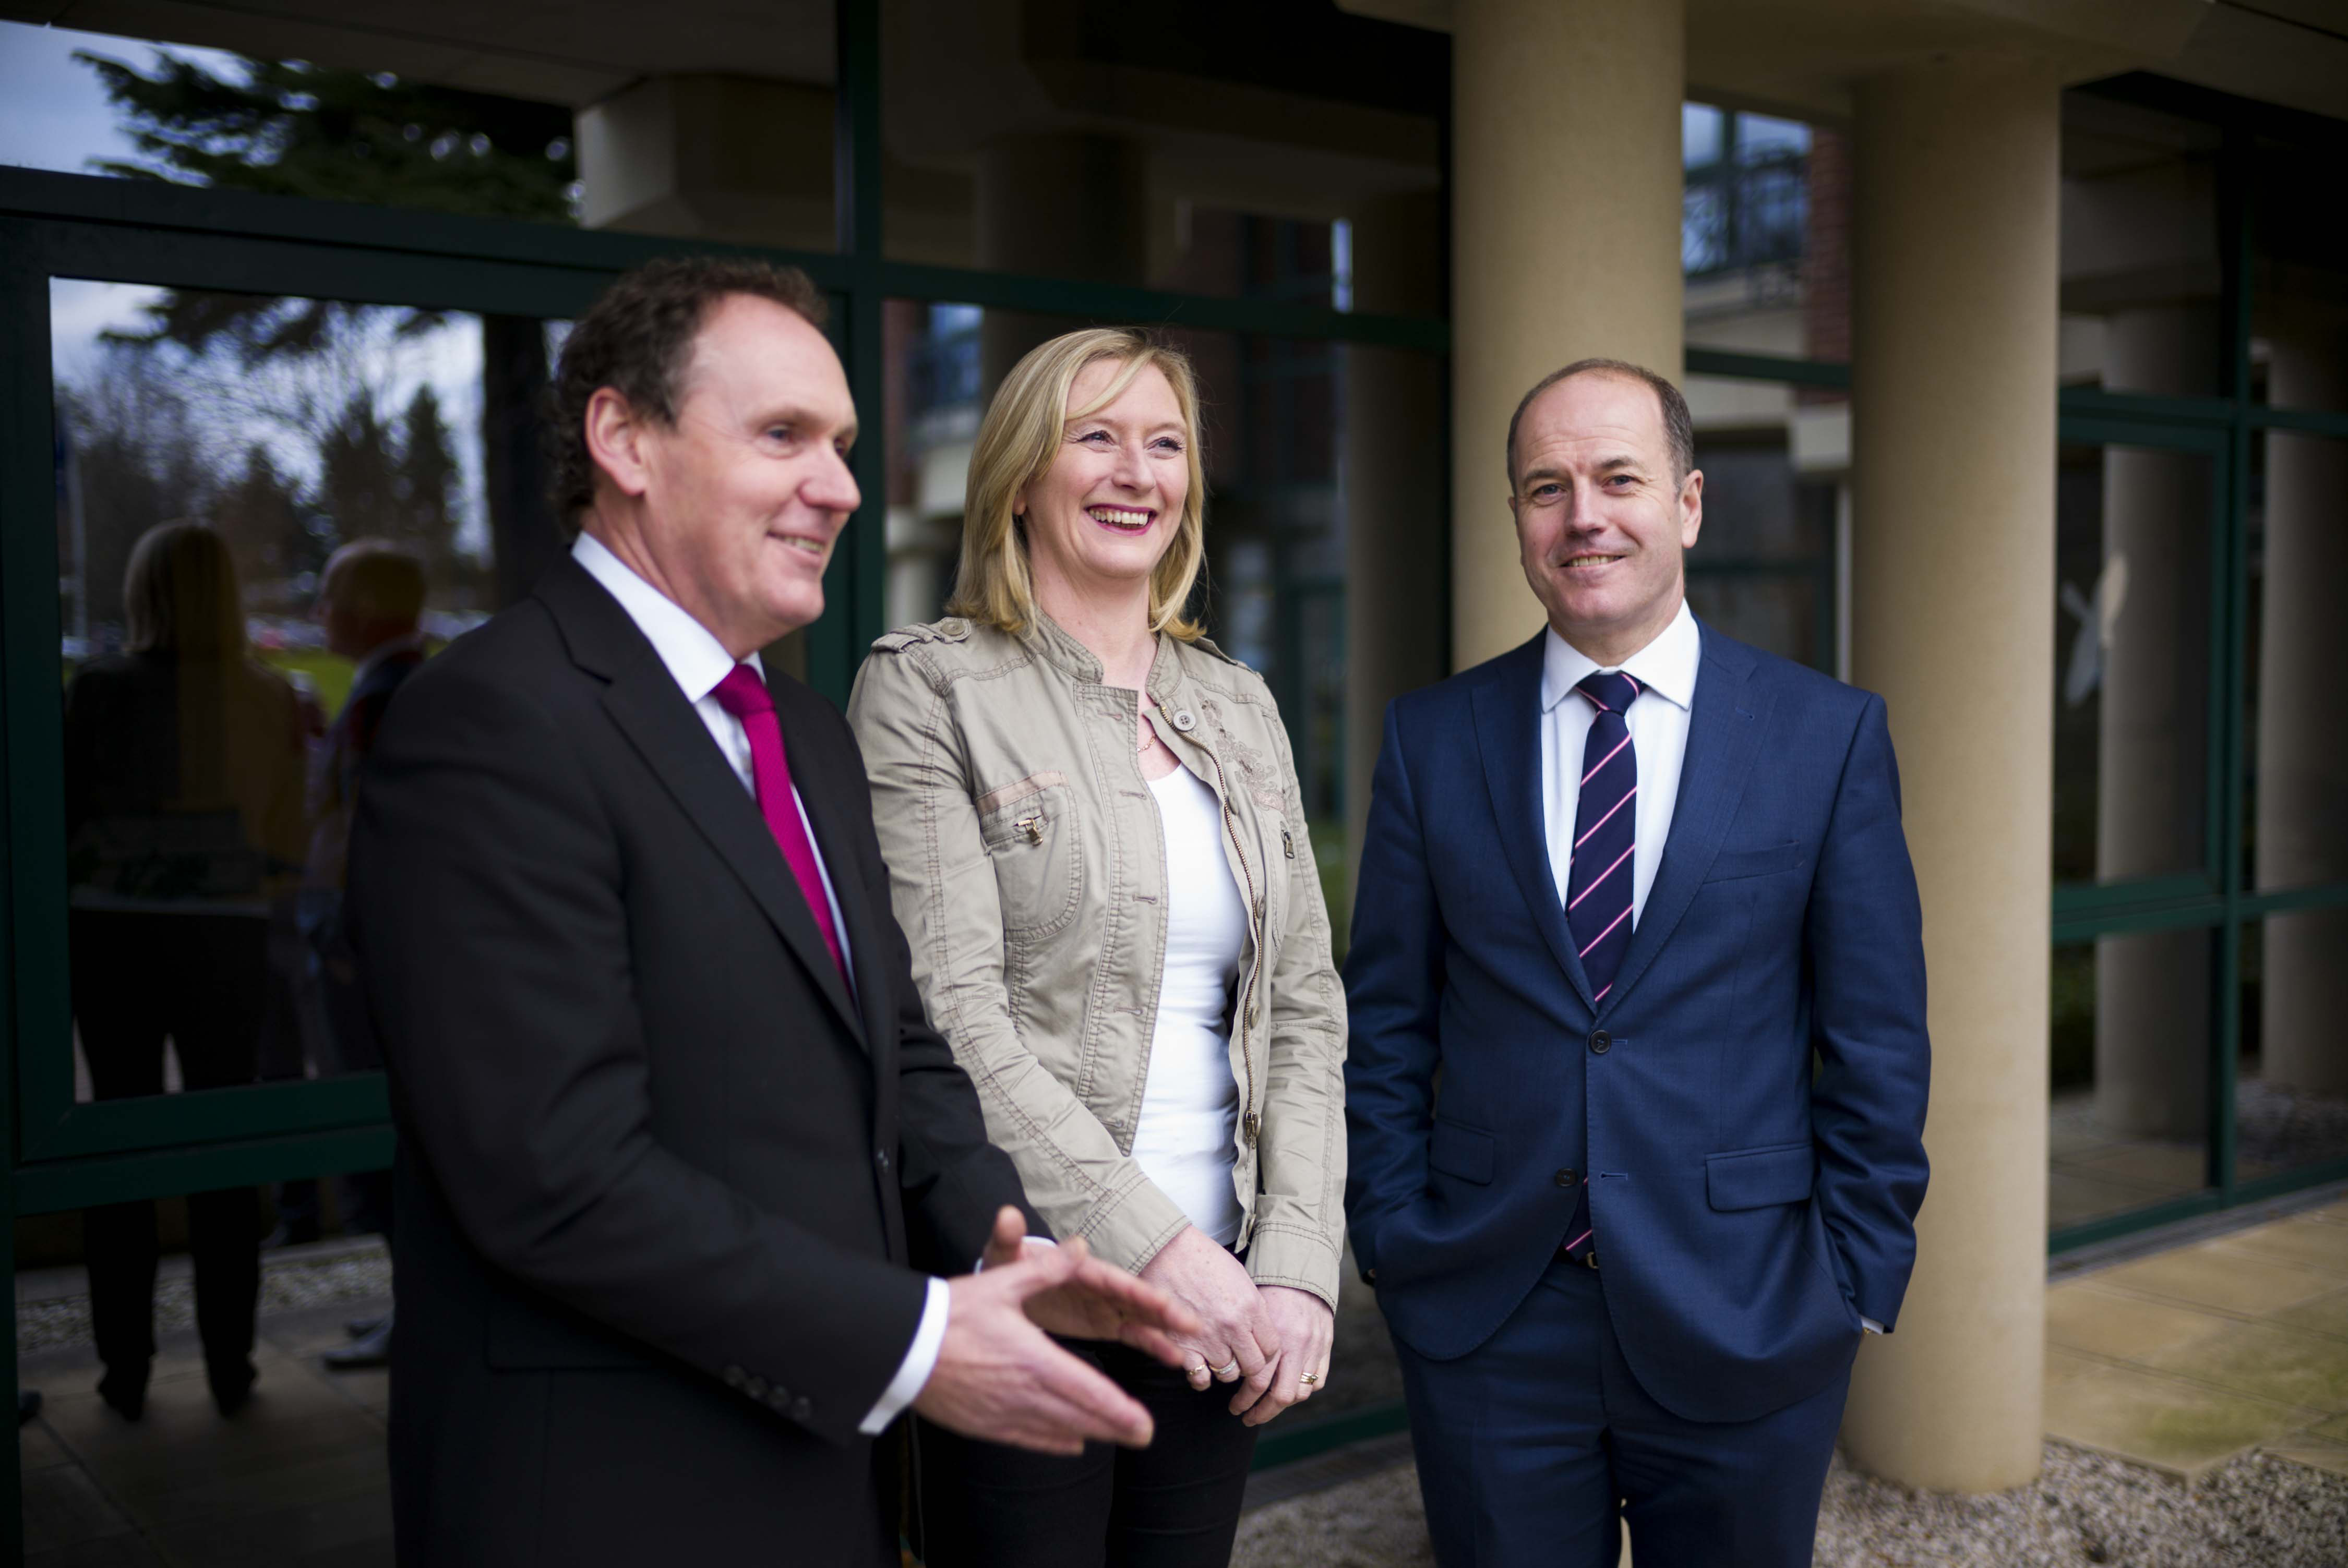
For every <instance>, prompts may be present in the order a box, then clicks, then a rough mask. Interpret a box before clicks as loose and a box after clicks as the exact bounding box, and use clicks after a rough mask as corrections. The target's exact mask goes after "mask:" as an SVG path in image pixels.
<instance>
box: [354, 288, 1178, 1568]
mask: <svg viewBox="0 0 2348 1568" xmlns="http://www.w3.org/2000/svg"><path fill="white" fill-rule="evenodd" d="M821 314H822V301H821V297H820V295H819V294H818V293H817V292H816V291H815V289H814V286H813V285H812V284H811V283H810V282H808V279H807V278H806V277H805V276H804V275H803V274H801V273H798V272H795V271H788V270H778V269H775V268H771V267H767V266H765V265H762V264H757V263H749V262H739V261H669V262H658V263H654V264H653V265H651V266H648V267H645V268H643V269H640V270H639V271H638V272H633V273H631V274H629V275H628V276H626V277H624V278H623V279H621V280H620V281H619V282H617V283H615V284H614V285H613V288H612V289H611V290H610V291H608V292H606V293H605V294H604V296H603V297H602V299H601V300H600V301H599V302H597V303H596V304H595V305H594V306H593V307H592V309H591V310H589V311H588V312H587V313H585V314H584V315H583V316H582V318H581V319H580V321H579V323H578V324H577V325H576V327H575V328H574V329H573V330H572V334H571V336H570V338H569V340H568V341H567V343H566V344H565V346H564V349H563V355H562V366H561V374H560V376H559V381H558V395H557V403H558V412H559V414H560V416H561V426H560V429H559V432H558V437H557V439H558V448H557V454H556V456H557V460H558V477H559V483H560V485H561V501H562V504H563V507H564V510H565V512H566V513H567V514H568V515H569V516H571V517H572V518H574V519H576V520H577V521H578V522H579V524H580V526H581V528H582V534H581V537H580V539H579V543H578V545H577V547H576V548H575V549H574V550H573V552H572V559H570V560H567V561H565V562H563V563H562V564H561V565H560V566H558V567H556V568H555V569H553V570H552V571H551V572H550V573H549V574H548V575H547V576H546V577H545V579H543V580H541V582H540V583H539V585H538V587H537V589H536V590H535V591H534V592H533V593H532V595H531V596H530V599H528V600H525V601H524V602H522V603H520V604H519V605H517V606H515V607H513V608H512V609H510V610H507V611H505V612H504V613H503V614H500V615H499V616H498V617H497V618H496V619H494V620H491V621H490V622H489V624H488V625H487V626H485V627H483V628H481V629H480V630H478V631H475V632H472V633H470V634H469V635H468V636H466V637H464V638H462V639H460V640H458V641H457V642H456V643H455V644H453V645H452V646H451V647H450V648H449V649H448V650H447V651H444V652H442V653H441V654H440V655H439V656H438V658H436V659H434V660H433V661H431V662H430V663H429V664H427V666H426V667H425V668H424V669H422V670H420V671H417V674H416V675H415V676H414V678H413V679H412V680H410V681H409V682H408V683H407V686H406V688H405V689H403V690H402V692H400V695H399V698H398V700H397V701H396V702H395V703H393V705H392V708H391V711H390V712H389V713H388V715H387V716H386V722H385V723H384V726H383V729H382V731H381V733H380V734H379V736H378V737H377V740H376V749H375V754H374V760H373V764H372V766H371V768H370V771H369V774H368V777H367V782H366V789H365V791H364V793H363V794H361V796H360V801H359V815H358V825H357V830H356V833H355V839H354V843H353V845H352V851H351V878H350V893H349V900H348V905H347V908H346V918H347V921H348V925H349V928H350V933H351V937H352V939H353V941H354V944H355V951H356V955H357V958H358V964H359V971H360V975H361V978H362V981H363V984H364V986H365V988H366V998H367V1005H368V1009H369V1012H370V1014H371V1016H372V1019H373V1021H374V1023H375V1025H376V1030H377V1032H378V1034H379V1036H380V1038H381V1040H382V1042H383V1048H384V1053H385V1056H386V1061H387V1065H388V1067H389V1069H390V1073H391V1084H392V1091H393V1103H394V1106H395V1111H396V1116H397V1119H398V1122H399V1129H400V1134H401V1157H400V1162H399V1166H398V1199H397V1202H398V1208H399V1231H398V1235H397V1237H396V1261H397V1266H398V1274H399V1282H400V1302H401V1306H400V1313H399V1324H398V1332H397V1336H396V1340H395V1343H394V1348H393V1356H392V1436H391V1450H392V1451H391V1460H392V1486H393V1510H394V1518H395V1525H396V1532H397V1539H398V1549H399V1554H400V1558H401V1560H402V1561H403V1562H407V1563H431V1564H434V1565H435V1568H441V1565H446V1564H452V1563H455V1564H464V1563H479V1564H484V1565H487V1564H500V1565H502V1564H510V1563H565V1564H582V1563H583V1564H592V1563H613V1564H622V1563H624V1564H629V1565H631V1568H633V1565H635V1564H641V1563H654V1562H658V1563H696V1564H699V1563H752V1562H758V1563H824V1564H832V1563H858V1564H877V1563H882V1562H893V1561H894V1560H895V1553H894V1542H895V1540H896V1535H897V1528H896V1527H897V1522H898V1519H899V1516H900V1498H901V1492H900V1491H899V1487H898V1481H897V1476H896V1471H895V1469H894V1464H893V1458H894V1455H895V1453H896V1451H897V1449H898V1445H897V1444H896V1443H895V1442H893V1441H887V1440H884V1441H882V1442H879V1443H876V1442H875V1438H876V1437H880V1436H881V1435H882V1434H883V1433H885V1432H886V1431H887V1430H889V1428H890V1425H891V1421H892V1420H893V1419H894V1418H895V1417H896V1416H897V1414H898V1413H899V1412H900V1411H901V1410H903V1409H907V1408H909V1407H910V1408H911V1409H915V1410H918V1411H920V1412H921V1413H922V1415H923V1416H924V1417H926V1418H928V1419H934V1420H937V1421H939V1422H941V1423H942V1424H943V1425H945V1426H948V1427H951V1428H953V1429H954V1430H960V1431H965V1432H972V1433H979V1434H983V1435H986V1436H989V1437H993V1438H995V1439H997V1440H1005V1441H1012V1442H1018V1443H1023V1444H1025V1445H1028V1446H1031V1447H1035V1448H1039V1449H1044V1450H1050V1451H1056V1452H1067V1453H1073V1452H1076V1450H1078V1448H1079V1447H1080V1446H1081V1444H1082V1443H1083V1441H1084V1440H1086V1439H1094V1440H1115V1441H1120V1442H1125V1443H1129V1444H1138V1443H1142V1442H1146V1441H1147V1440H1148V1436H1149V1423H1148V1416H1147V1414H1146V1413H1145V1412H1144V1411H1143V1409H1141V1407H1140V1406H1139V1405H1138V1404H1136V1403H1135V1402H1134V1401H1133V1400H1131V1399H1128V1398H1127V1397H1126V1396H1125V1395H1124V1394H1122V1393H1121V1392H1119V1391H1118V1390H1117V1389H1116V1387H1115V1386H1114V1385H1112V1384H1111V1383H1109V1382H1108V1380H1107V1378H1103V1377H1101V1376H1100V1375H1099V1374H1098V1373H1097V1372H1095V1371H1093V1370H1092V1369H1091V1368H1088V1367H1086V1365H1084V1364H1083V1363H1081V1362H1080V1361H1078V1360H1077V1359H1076V1358H1074V1357H1072V1356H1070V1355H1068V1354H1067V1353H1066V1351H1064V1350H1062V1349H1060V1348H1058V1347H1057V1346H1055V1345H1053V1344H1052V1343H1051V1342H1050V1340H1049V1339H1048V1338H1047V1337H1045V1333H1044V1331H1043V1329H1044V1328H1050V1329H1052V1330H1053V1331H1056V1332H1062V1333H1085V1334H1091V1335H1093V1336H1096V1337H1117V1338H1121V1339H1122V1340H1124V1341H1125V1342H1126V1343H1128V1344H1133V1345H1137V1346H1139V1347H1142V1348H1147V1349H1149V1350H1152V1351H1154V1352H1155V1353H1157V1354H1158V1355H1159V1356H1160V1357H1161V1358H1163V1359H1165V1360H1166V1361H1167V1362H1168V1364H1169V1365H1179V1362H1180V1358H1179V1354H1178V1353H1177V1352H1176V1351H1175V1350H1174V1348H1173V1347H1172V1345H1171V1344H1170V1343H1169V1342H1168V1341H1167V1340H1166V1339H1165V1337H1164V1336H1163V1333H1162V1332H1160V1330H1161V1329H1163V1328H1165V1327H1176V1328H1187V1327H1194V1324H1193V1323H1192V1320H1190V1319H1189V1317H1188V1315H1187V1313H1185V1312H1184V1311H1183V1309H1181V1308H1179V1307H1175V1306H1173V1305H1172V1304H1170V1303H1169V1301H1168V1300H1167V1298H1166V1297H1164V1296H1162V1295H1160V1294H1159V1293H1158V1292H1156V1291H1155V1290H1152V1289H1150V1288H1149V1287H1148V1286H1143V1285H1141V1284H1140V1282H1139V1281H1138V1280H1135V1279H1133V1278H1131V1277H1130V1276H1127V1275H1125V1274H1123V1273H1122V1272H1121V1271H1117V1270H1115V1269H1110V1268H1107V1266H1104V1265H1102V1264H1100V1263H1099V1262H1098V1261H1097V1260H1096V1259H1092V1258H1090V1257H1088V1256H1087V1255H1086V1253H1085V1249H1084V1248H1083V1247H1082V1246H1081V1245H1077V1244H1076V1243H1074V1242H1072V1243H1071V1244H1070V1245H1067V1246H1066V1247H1064V1248H1053V1247H1050V1246H1047V1245H1026V1244H1025V1243H1024V1242H1023V1232H1025V1233H1027V1234H1030V1235H1035V1236H1037V1237H1043V1238H1045V1239H1048V1236H1047V1233H1045V1232H1044V1230H1043V1229H1042V1223H1041V1221H1039V1220H1038V1219H1036V1218H1035V1216H1034V1215H1033V1214H1029V1213H1025V1211H1024V1207H1023V1206H1022V1204H1021V1194H1020V1188H1019V1183H1018V1179H1017V1177H1016V1176H1015V1175H1014V1173H1013V1170H1012V1166H1011V1163H1010V1162H1009V1161H1008V1160H1007V1159H1006V1158H1005V1157H1004V1155H1003V1154H1002V1153H1000V1152H998V1151H997V1150H995V1149H994V1148H993V1147H991V1146H990V1145H989V1144H988V1143H986V1141H985V1137H984V1132H983V1122H982V1118H981V1115H980V1112H979V1106H978V1102H977V1099H976V1096H975V1093H974V1091H973V1089H972V1087H971V1084H970V1082H969V1081H968V1079H966V1078H965V1077H964V1076H963V1073H962V1071H961V1070H960V1069H958V1068H957V1067H956V1066H955V1065H954V1062H953V1056H952V1053H951V1052H950V1050H948V1048H947V1046H946V1045H945V1043H944V1041H943V1040H941V1039H940V1038H939V1036H938V1035H937V1034H936V1033H935V1032H934V1031H932V1030H931V1028H930V1027H929V1025H928V1023H927V1021H926V1020H924V1018H923V1016H922V1006H921V1002H920V999H919V998H918V996H917V995H916V993H915V991H914V989H913V985H912V981H911V977H910V973H909V959H908V955H907V950H906V946H905V941H904V938H903V937H902V935H901V933H900V932H899V930H898V929H897V927H896V925H895V924H894V922H893V921H892V919H891V916H890V910H889V883H888V874H887V872H886V870H885V868H884V867H883V866H882V864H881V861H880V851H879V848H878V845H877V844H876V842H875V840H874V837H873V833H872V825H871V817H870V806H869V803H868V800H867V796H866V793H865V784H864V770H863V764H862V762H861V760H860V757H859V755H858V753H857V749H856V745H855V743H854V741H853V740H852V739H851V737H850V732H849V730H848V726H847V724H846V723H845V721H844V720H842V719H841V717H840V716H839V713H838V712H837V711H835V710H834V709H833V708H832V707H831V706H830V705H829V703H827V702H824V701H823V700H822V699H821V698H819V697H818V696H817V695H816V694H815V693H814V692H810V691H808V689H807V688H806V687H805V686H802V685H800V684H799V683H798V682H796V681H793V680H790V679H788V677H785V676H781V675H779V674H777V673H774V672H772V671H767V670H766V669H765V668H764V667H763V666H762V664H761V663H760V661H759V659H758V657H757V650H758V649H759V648H760V647H762V646H764V645H766V644H768V643H771V642H772V641H775V640H776V639H777V638H778V637H780V636H782V635H783V634H784V633H786V632H788V631H789V630H793V629H794V628H797V627H800V626H804V625H806V624H807V623H808V622H809V621H812V620H815V619H816V617H817V616H818V615H819V613H820V612H821V610H822V607H823V589H822V577H823V569H824V565H825V562H826V560H827V559H828V558H829V554H830V550H831V547H832V544H833V541H834V540H835V539H836V538H837V537H838V535H839V530H840V528H841V527H842V526H843V525H844V524H845V522H846V521H847V518H848V517H849V514H850V512H851V511H853V510H854V509H855V507H856V506H857V503H858V499H859V497H858V494H857V489H856V485H855V482H854V480H853V479H852V478H851V477H850V473H849V470H848V467H847V465H846V463H845V461H844V460H843V458H844V454H845V453H846V451H847V449H848V446H849V444H850V441H851V440H852V439H853V437H854V435H855V418H856V415H855V408H854V405H853V404H852V403H851V401H850V396H849V391H848V385H847V382H846V378H845V376H844V375H843V374H842V373H841V370H840V366H839V360H838V359H837V358H836V357H835V356H834V354H833V353H832V350H831V348H830V346H829V343H826V342H825V340H824V337H823V335H822V333H821V332H820V331H819V322H820V319H821ZM982 1256H983V1260H984V1262H985V1264H986V1265H987V1266H986V1267H985V1269H984V1271H983V1273H973V1272H971V1271H972V1270H973V1266H974V1265H976V1264H977V1263H978V1262H979V1261H980V1260H981V1258H982ZM945 1275H951V1276H955V1277H953V1278H951V1279H946V1278H942V1277H937V1276H945ZM1039 1324H1040V1325H1041V1326H1042V1327H1038V1325H1039Z"/></svg>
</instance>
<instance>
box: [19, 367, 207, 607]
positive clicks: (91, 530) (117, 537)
mask: <svg viewBox="0 0 2348 1568" xmlns="http://www.w3.org/2000/svg"><path fill="white" fill-rule="evenodd" d="M184 391H185V389H184V388H182V387H181V386H180V385H177V384H174V383H173V382H172V381H171V380H170V379H169V378H167V377H165V376H163V375H160V374H155V373H154V367H153V366H152V365H150V364H148V363H147V361H146V359H145V357H144V356H142V355H133V354H123V355H120V356H118V357H117V358H116V359H115V360H114V361H113V362H111V363H109V364H108V365H107V367H106V370H105V372H104V373H103V374H98V375H94V376H92V377H90V378H89V380H88V383H87V384H83V385H79V386H72V387H66V388H61V389H60V395H59V399H58V408H57V415H58V420H59V423H60V425H62V426H63V427H64V430H63V433H64V434H65V435H66V436H67V439H68V440H69V441H70V442H71V444H72V450H73V453H74V468H73V473H72V476H71V482H72V487H73V488H72V491H71V493H70V494H69V495H68V496H67V497H63V499H64V500H65V501H66V503H67V504H66V505H65V506H64V507H62V508H61V514H60V517H59V519H58V521H59V531H60V533H61V535H62V536H63V537H61V538H59V539H58V541H57V542H58V558H59V559H61V560H63V561H65V562H66V563H67V577H68V584H67V592H68V595H71V594H73V593H76V592H78V593H79V595H80V596H81V602H80V606H79V609H80V612H81V613H80V614H79V615H78V616H77V615H75V614H74V613H73V610H74V608H75V607H74V606H73V605H72V604H71V603H70V602H68V604H67V607H66V609H67V617H66V624H67V630H69V631H71V630H79V626H80V625H81V624H86V625H87V626H88V630H90V632H91V634H92V635H93V636H98V637H100V638H101V639H102V638H103V636H104V633H105V629H106V628H108V627H109V626H111V627H114V628H117V629H119V627H120V625H121V623H122V576H123V573H124V571H125V570H126V569H128V568H129V564H130V548H131V546H133V545H134V544H136V543H137V542H138V540H139V535H140V534H143V533H145V532H146V531H147V530H148V529H149V528H153V527H154V526H155V525H156V524H158V523H161V522H168V521H170V519H172V518H200V519H209V518H210V517H211V513H212V510H213V507H214V503H215V499H216V492H217V490H218V488H219V482H218V480H217V478H216V477H215V476H217V475H218V474H219V473H220V472H221V467H222V465H221V464H220V463H219V462H218V461H217V460H216V457H217V452H216V449H215V444H214V443H213V442H212V441H211V439H210V438H209V435H208V433H207V431H206V429H205V427H204V425H203V424H202V422H201V421H200V420H199V419H198V418H197V417H196V416H195V413H194V411H193V410H192V409H191V407H190V406H189V402H188V399H187V397H186V396H185V395H184Z"/></svg>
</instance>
